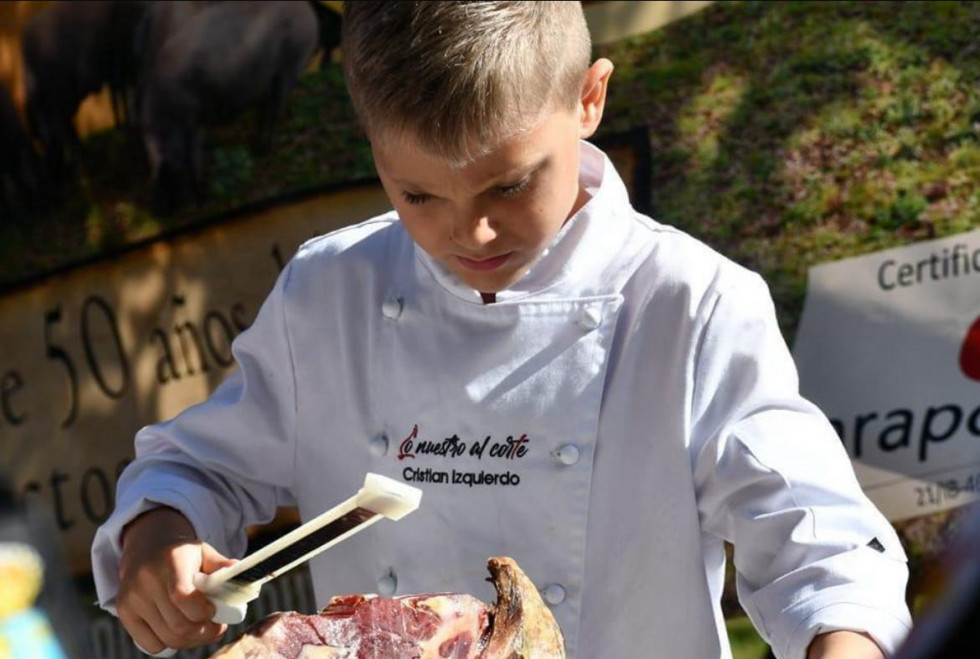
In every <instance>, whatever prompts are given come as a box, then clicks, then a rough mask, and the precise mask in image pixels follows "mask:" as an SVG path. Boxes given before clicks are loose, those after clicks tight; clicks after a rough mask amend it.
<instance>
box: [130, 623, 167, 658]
mask: <svg viewBox="0 0 980 659" xmlns="http://www.w3.org/2000/svg"><path fill="white" fill-rule="evenodd" d="M125 627H126V631H127V632H129V635H130V637H131V638H132V639H133V643H135V644H136V646H137V647H138V648H139V649H140V650H141V651H143V652H144V653H145V654H152V655H157V654H160V653H161V652H163V651H164V650H166V649H168V648H167V644H166V643H164V642H163V641H161V640H160V637H159V636H157V635H156V634H155V633H154V632H153V630H152V629H151V628H150V626H149V624H147V623H146V622H145V621H144V620H142V619H140V618H133V619H130V620H129V621H127V623H126V625H125Z"/></svg>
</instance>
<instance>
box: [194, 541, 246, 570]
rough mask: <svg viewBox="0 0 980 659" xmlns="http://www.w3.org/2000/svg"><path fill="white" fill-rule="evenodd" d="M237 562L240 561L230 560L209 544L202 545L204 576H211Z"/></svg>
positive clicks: (203, 543)
mask: <svg viewBox="0 0 980 659" xmlns="http://www.w3.org/2000/svg"><path fill="white" fill-rule="evenodd" d="M237 562H238V559H235V558H228V557H227V556H225V555H223V554H222V553H221V552H219V551H218V550H217V549H215V548H214V547H212V546H211V545H209V544H208V543H206V542H202V543H201V572H203V573H204V574H211V573H212V572H214V571H216V570H219V569H221V568H223V567H228V566H229V565H234V564H235V563H237Z"/></svg>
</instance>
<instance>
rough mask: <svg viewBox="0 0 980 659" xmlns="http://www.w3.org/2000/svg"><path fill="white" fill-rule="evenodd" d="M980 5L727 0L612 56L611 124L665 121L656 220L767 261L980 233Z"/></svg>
mask: <svg viewBox="0 0 980 659" xmlns="http://www.w3.org/2000/svg"><path fill="white" fill-rule="evenodd" d="M977 34H980V4H977V3H958V2H938V3H937V2H921V3H918V2H917V3H903V2H745V3H731V2H725V3H717V4H715V5H712V6H710V7H709V8H707V9H705V10H704V11H702V12H700V13H698V14H695V15H693V16H691V17H689V18H686V19H684V20H682V21H679V22H677V23H674V24H672V25H669V26H667V27H666V28H664V29H662V30H659V31H657V32H655V33H652V34H648V35H643V36H640V37H637V38H634V39H630V40H628V41H624V42H620V43H616V44H612V45H610V46H607V47H603V48H600V49H598V50H597V54H598V55H600V56H605V57H609V58H610V59H611V60H612V61H613V62H614V63H615V64H616V66H617V69H616V72H615V73H614V75H613V80H612V83H611V87H610V92H609V94H610V98H609V107H608V109H607V114H606V120H605V126H604V128H603V134H610V133H616V132H620V131H624V130H627V129H629V128H634V127H636V126H637V125H645V126H648V127H649V131H650V141H651V147H652V153H653V160H654V162H653V174H652V177H653V180H652V189H653V206H654V216H655V217H656V219H658V220H660V221H663V222H666V223H668V224H673V225H676V226H679V227H681V228H683V229H684V230H686V231H688V232H690V233H692V234H693V235H695V236H697V237H699V238H701V239H703V240H705V241H706V242H708V243H709V244H712V245H714V246H716V247H717V248H718V249H719V250H720V251H722V252H723V253H725V254H727V255H729V256H731V257H732V258H734V259H736V260H738V261H740V262H742V263H744V264H745V265H747V266H749V267H751V268H753V269H755V270H758V271H760V272H761V273H762V274H763V275H764V276H765V277H766V279H767V281H768V282H769V283H770V286H771V287H772V290H773V294H774V297H775V299H776V303H777V309H778V311H779V319H780V323H781V326H782V328H783V330H784V333H785V334H786V335H787V338H789V339H791V338H792V336H793V334H794V333H795V329H796V323H797V321H798V318H799V313H800V310H801V307H802V302H803V297H804V292H805V285H806V271H807V268H808V267H810V266H812V265H814V264H817V263H820V262H824V261H828V260H834V259H839V258H843V257H847V256H852V255H856V254H861V253H866V252H870V251H873V250H877V249H881V248H884V247H889V246H894V245H901V244H906V243H908V242H911V241H915V240H922V239H928V238H933V237H939V236H944V235H949V234H952V233H956V232H961V231H965V230H969V229H970V228H974V227H977V226H980V213H978V206H980V202H978V195H980V167H978V159H980V158H978V156H980V85H978V84H977V83H978V81H980V42H978V41H977V38H976V35H977Z"/></svg>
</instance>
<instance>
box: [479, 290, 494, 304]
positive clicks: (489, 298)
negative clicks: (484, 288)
mask: <svg viewBox="0 0 980 659" xmlns="http://www.w3.org/2000/svg"><path fill="white" fill-rule="evenodd" d="M480 297H481V298H483V304H493V303H494V302H496V301H497V294H496V293H480Z"/></svg>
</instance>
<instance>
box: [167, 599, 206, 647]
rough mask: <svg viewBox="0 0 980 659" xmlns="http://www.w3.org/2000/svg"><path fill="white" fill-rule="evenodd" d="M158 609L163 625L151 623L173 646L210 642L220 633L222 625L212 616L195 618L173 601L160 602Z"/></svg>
mask: <svg viewBox="0 0 980 659" xmlns="http://www.w3.org/2000/svg"><path fill="white" fill-rule="evenodd" d="M198 596H200V594H198ZM208 604H210V602H209V603H208ZM157 611H158V615H159V618H160V620H161V623H162V625H161V626H160V627H157V626H155V625H152V623H151V625H152V626H153V629H154V631H155V632H156V634H157V636H159V637H160V639H161V640H162V641H163V642H164V643H167V645H169V646H170V647H172V648H184V647H189V646H193V645H201V644H203V643H208V642H210V641H212V640H214V638H216V637H217V635H218V633H219V627H220V625H218V624H216V623H213V622H211V620H210V618H204V619H203V620H193V619H191V618H189V617H188V616H187V615H185V614H184V611H183V610H181V608H180V607H178V606H177V605H176V604H175V603H173V602H167V601H164V602H159V603H158V604H157Z"/></svg>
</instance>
